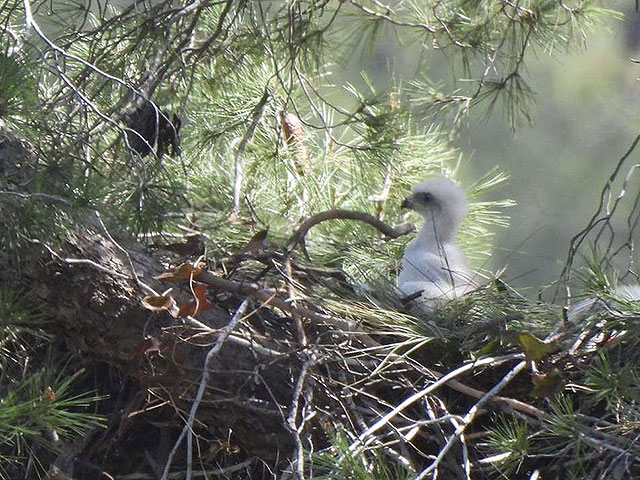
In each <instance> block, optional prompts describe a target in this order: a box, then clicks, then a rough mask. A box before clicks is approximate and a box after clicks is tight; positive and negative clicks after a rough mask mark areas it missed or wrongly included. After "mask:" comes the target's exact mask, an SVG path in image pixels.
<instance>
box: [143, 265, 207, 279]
mask: <svg viewBox="0 0 640 480" xmlns="http://www.w3.org/2000/svg"><path fill="white" fill-rule="evenodd" d="M203 270H204V268H203V267H200V266H198V267H194V266H193V265H191V264H190V263H189V262H185V263H182V264H180V265H178V266H177V267H176V268H173V269H171V270H167V271H166V272H164V273H161V274H160V275H158V276H156V277H154V278H155V279H156V280H162V281H165V282H170V281H180V280H189V279H190V278H191V277H193V278H196V277H197V276H198V275H200V274H201V273H202V271H203Z"/></svg>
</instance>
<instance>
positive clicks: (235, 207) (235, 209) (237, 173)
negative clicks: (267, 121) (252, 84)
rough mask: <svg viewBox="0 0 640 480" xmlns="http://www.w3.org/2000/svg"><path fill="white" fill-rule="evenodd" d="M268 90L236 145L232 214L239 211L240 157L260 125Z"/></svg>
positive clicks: (267, 98)
mask: <svg viewBox="0 0 640 480" xmlns="http://www.w3.org/2000/svg"><path fill="white" fill-rule="evenodd" d="M270 95H271V94H270V92H269V88H268V87H266V88H265V89H264V93H263V94H262V98H260V101H259V102H258V103H257V105H256V106H255V107H254V108H253V111H252V112H251V123H250V124H249V127H248V128H247V131H246V132H245V133H244V135H243V136H242V139H241V140H240V143H239V144H238V148H237V149H236V155H235V174H234V175H235V177H234V180H233V212H238V210H240V197H241V195H242V175H243V174H242V156H243V155H244V151H245V149H246V148H247V144H248V143H249V141H250V140H251V138H252V137H253V133H254V132H255V130H256V127H257V126H258V123H260V119H261V118H262V114H263V112H264V107H265V105H266V104H267V100H269V96H270Z"/></svg>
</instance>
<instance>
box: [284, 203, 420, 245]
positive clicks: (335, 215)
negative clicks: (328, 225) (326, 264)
mask: <svg viewBox="0 0 640 480" xmlns="http://www.w3.org/2000/svg"><path fill="white" fill-rule="evenodd" d="M327 220H358V221H361V222H365V223H368V224H369V225H371V226H372V227H375V228H377V229H378V230H379V231H380V232H382V233H383V234H384V235H386V236H387V237H389V238H398V237H400V236H402V235H406V234H408V233H411V232H413V231H415V229H416V227H415V225H413V224H411V223H405V224H403V225H399V226H398V227H391V226H389V225H387V224H386V223H384V222H383V221H381V220H378V219H377V218H376V217H374V216H373V215H369V214H368V213H364V212H355V211H353V210H342V209H338V208H335V209H332V210H327V211H325V212H320V213H317V214H315V215H313V216H312V217H310V218H308V219H307V220H305V221H304V222H302V225H300V227H299V228H298V230H296V231H295V233H294V234H293V235H291V237H290V238H289V240H287V244H286V247H285V249H286V252H287V253H289V252H291V251H293V249H294V248H296V245H298V244H299V243H301V242H304V237H305V235H306V234H307V232H308V231H309V230H311V228H312V227H314V226H316V225H318V224H319V223H322V222H325V221H327Z"/></svg>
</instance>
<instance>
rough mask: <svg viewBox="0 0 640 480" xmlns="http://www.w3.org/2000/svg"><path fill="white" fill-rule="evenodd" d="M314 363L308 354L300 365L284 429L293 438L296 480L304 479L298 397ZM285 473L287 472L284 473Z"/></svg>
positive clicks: (294, 476)
mask: <svg viewBox="0 0 640 480" xmlns="http://www.w3.org/2000/svg"><path fill="white" fill-rule="evenodd" d="M314 363H315V356H314V355H313V354H310V355H309V357H308V358H307V359H306V360H305V362H304V363H303V364H302V368H301V369H300V375H298V380H297V381H296V386H295V388H294V390H293V395H292V397H293V398H292V402H291V409H290V410H289V415H287V421H286V427H287V430H289V432H291V436H292V437H293V443H294V452H293V459H292V466H291V470H292V472H291V473H292V475H293V478H294V479H296V480H303V479H304V447H303V445H302V439H301V438H300V434H301V433H302V428H303V426H304V418H303V420H302V421H301V423H300V426H298V425H297V418H298V410H299V405H300V397H301V396H302V390H303V389H304V386H305V383H306V382H307V374H308V371H309V368H310V367H311V366H312V365H313V364H314ZM285 473H287V472H285ZM282 478H286V475H283V477H282Z"/></svg>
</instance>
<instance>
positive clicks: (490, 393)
mask: <svg viewBox="0 0 640 480" xmlns="http://www.w3.org/2000/svg"><path fill="white" fill-rule="evenodd" d="M527 363H528V362H527V361H522V362H520V363H518V364H517V365H516V366H515V367H513V368H512V369H511V371H509V373H507V374H506V375H505V376H504V377H503V378H502V380H500V381H499V382H498V383H497V384H496V385H495V386H494V387H493V388H492V389H491V390H489V391H488V392H487V393H485V395H484V396H483V397H482V398H481V399H480V400H478V402H477V403H476V404H475V405H474V406H473V407H471V409H470V410H469V411H468V412H467V414H466V415H465V416H464V418H463V419H462V422H461V424H460V426H459V427H458V428H456V431H455V433H454V434H453V435H452V436H451V438H449V440H447V443H446V444H445V446H444V447H443V448H442V449H441V450H440V452H439V453H438V456H437V457H436V459H435V460H434V461H433V463H432V464H431V465H429V466H428V467H427V468H425V469H424V470H423V471H422V472H420V474H419V475H418V476H416V477H415V479H414V480H422V479H424V478H425V477H426V476H427V475H429V474H430V473H432V472H434V471H435V470H436V469H437V468H438V465H439V464H440V463H441V462H442V460H443V459H444V457H445V455H446V454H447V453H448V452H449V450H451V447H453V444H454V443H455V442H456V440H457V439H458V437H460V436H462V435H463V434H464V431H465V429H466V428H467V427H468V426H469V425H470V424H471V422H473V419H474V418H475V417H476V415H477V414H478V412H480V409H481V408H482V407H483V406H484V405H485V404H486V403H487V402H488V401H489V400H490V399H491V398H492V397H494V396H495V395H496V394H497V393H498V392H499V391H500V390H502V388H504V387H505V386H506V385H507V384H508V383H509V382H511V380H513V379H514V378H515V377H516V375H518V374H519V373H520V372H521V371H522V370H524V369H525V368H526V367H527Z"/></svg>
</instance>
